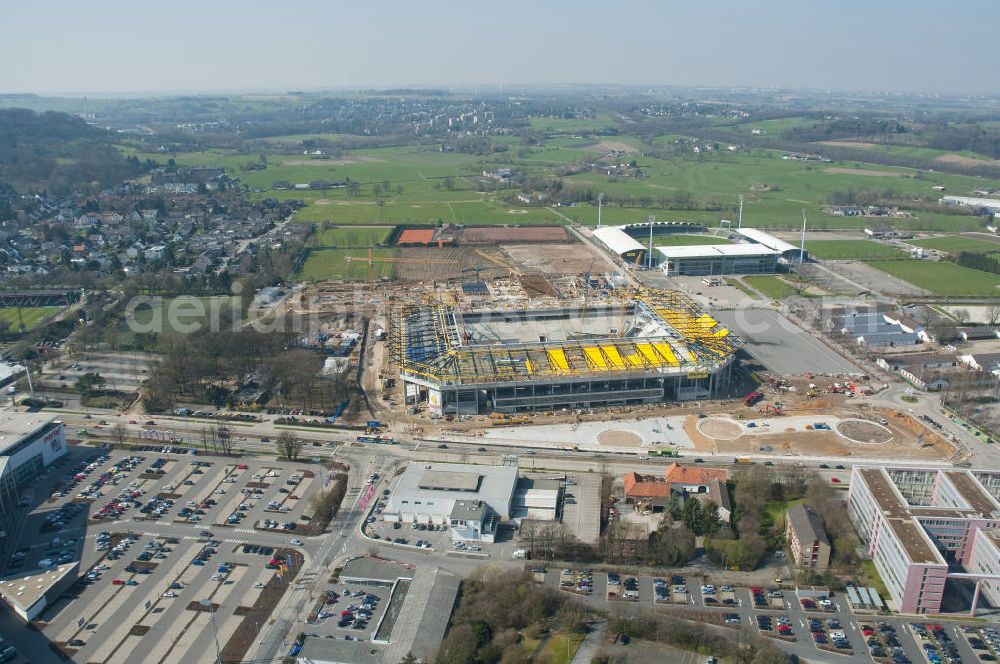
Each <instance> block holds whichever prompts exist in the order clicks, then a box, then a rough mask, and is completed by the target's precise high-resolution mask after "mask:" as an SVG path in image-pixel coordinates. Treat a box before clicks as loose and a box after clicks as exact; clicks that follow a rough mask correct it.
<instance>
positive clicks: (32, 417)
mask: <svg viewBox="0 0 1000 664" xmlns="http://www.w3.org/2000/svg"><path fill="white" fill-rule="evenodd" d="M65 453H66V427H65V426H64V425H63V423H62V422H60V421H59V420H58V419H57V418H56V417H54V416H52V415H47V414H42V413H20V412H13V411H12V412H4V413H2V414H0V511H2V512H6V511H7V510H9V509H12V508H13V507H14V505H16V504H17V502H18V501H19V500H20V494H21V491H22V489H23V488H24V487H25V486H26V485H28V484H30V483H32V482H34V481H35V479H36V478H37V477H38V475H39V474H40V473H41V471H42V469H43V468H45V467H46V466H48V465H49V464H51V463H52V462H53V461H56V460H57V459H59V458H60V457H61V456H62V455H64V454H65Z"/></svg>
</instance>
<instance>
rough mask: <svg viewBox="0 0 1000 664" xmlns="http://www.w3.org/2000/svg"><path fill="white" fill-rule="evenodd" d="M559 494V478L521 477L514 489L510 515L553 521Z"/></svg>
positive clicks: (518, 518) (560, 488) (560, 484)
mask: <svg viewBox="0 0 1000 664" xmlns="http://www.w3.org/2000/svg"><path fill="white" fill-rule="evenodd" d="M561 494H562V482H560V481H559V480H536V479H531V478H528V477H522V478H521V479H519V480H518V481H517V489H516V490H515V491H514V510H513V514H512V517H513V518H514V519H516V520H521V519H533V520H535V521H555V519H556V515H557V512H558V508H559V497H560V495H561Z"/></svg>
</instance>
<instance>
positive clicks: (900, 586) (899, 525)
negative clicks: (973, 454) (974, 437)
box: [848, 466, 1000, 614]
mask: <svg viewBox="0 0 1000 664" xmlns="http://www.w3.org/2000/svg"><path fill="white" fill-rule="evenodd" d="M998 496H1000V471H990V470H959V469H947V470H944V469H938V468H894V467H880V468H861V467H857V466H856V467H855V468H854V469H853V471H852V474H851V485H850V492H849V494H848V514H849V515H850V518H851V521H852V522H853V523H854V525H855V527H856V528H857V529H858V533H859V534H860V535H861V537H862V539H863V540H864V541H865V543H866V544H867V546H868V553H869V554H870V555H871V558H872V560H873V562H874V563H875V567H876V569H877V570H878V572H879V574H880V575H881V577H882V580H883V581H884V582H885V585H886V588H887V589H888V591H889V595H890V598H891V599H890V605H891V606H892V608H894V609H896V610H898V611H900V612H902V613H914V614H919V613H938V612H939V611H940V610H941V602H942V598H943V595H944V590H945V582H946V579H947V578H948V577H949V576H951V575H954V576H956V578H961V576H962V575H966V577H967V578H972V580H975V581H976V582H977V595H978V589H979V585H980V583H981V582H983V581H984V580H985V579H984V577H983V574H980V575H979V576H978V577H976V574H975V573H974V571H973V570H972V569H971V567H972V566H973V564H974V562H975V561H976V560H977V546H980V545H981V546H988V545H989V542H990V540H989V538H987V539H983V538H981V537H979V532H980V531H995V530H997V529H998V528H1000V503H998V502H997V497H998ZM991 537H992V536H991ZM985 556H986V554H982V553H980V556H979V558H980V559H985ZM963 569H964V571H963ZM970 574H971V575H972V576H971V577H970V576H969V575H970ZM973 577H975V578H973ZM974 610H975V606H973V611H974Z"/></svg>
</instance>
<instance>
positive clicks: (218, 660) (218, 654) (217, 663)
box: [198, 599, 222, 664]
mask: <svg viewBox="0 0 1000 664" xmlns="http://www.w3.org/2000/svg"><path fill="white" fill-rule="evenodd" d="M198 603H199V604H201V605H202V606H204V607H205V608H206V609H208V610H209V611H210V612H211V613H212V636H214V637H215V664H222V653H221V652H220V651H219V630H218V628H217V627H216V626H215V607H214V606H213V605H212V600H210V599H200V600H198Z"/></svg>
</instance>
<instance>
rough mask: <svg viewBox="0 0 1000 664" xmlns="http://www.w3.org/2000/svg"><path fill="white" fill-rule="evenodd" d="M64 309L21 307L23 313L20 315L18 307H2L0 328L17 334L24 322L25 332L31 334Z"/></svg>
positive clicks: (0, 309) (0, 310)
mask: <svg viewBox="0 0 1000 664" xmlns="http://www.w3.org/2000/svg"><path fill="white" fill-rule="evenodd" d="M62 309H63V308H62V307H21V313H20V315H18V312H17V307H0V328H2V329H4V330H10V332H12V333H17V332H18V331H19V330H20V327H21V322H22V321H23V322H24V328H25V329H24V331H25V332H30V331H31V330H33V329H35V328H36V327H38V326H39V325H41V324H42V323H44V322H45V321H46V320H48V319H49V318H51V317H52V316H55V315H56V314H57V313H59V312H60V311H62Z"/></svg>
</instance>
